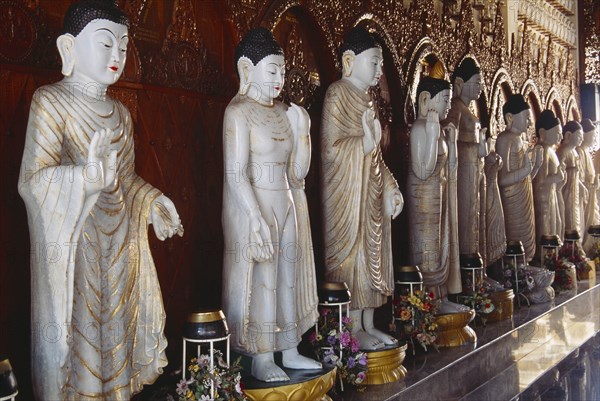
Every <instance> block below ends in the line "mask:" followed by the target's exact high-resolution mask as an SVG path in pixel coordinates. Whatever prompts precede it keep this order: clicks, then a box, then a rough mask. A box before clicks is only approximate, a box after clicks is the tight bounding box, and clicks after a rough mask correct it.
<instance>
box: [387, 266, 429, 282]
mask: <svg viewBox="0 0 600 401" xmlns="http://www.w3.org/2000/svg"><path fill="white" fill-rule="evenodd" d="M394 270H395V273H396V274H395V276H396V281H397V282H399V283H422V282H423V274H421V269H419V266H396V268H395V269H394Z"/></svg>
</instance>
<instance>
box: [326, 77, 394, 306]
mask: <svg viewBox="0 0 600 401" xmlns="http://www.w3.org/2000/svg"><path fill="white" fill-rule="evenodd" d="M371 107H372V101H371V98H370V96H369V95H368V94H366V93H361V92H360V91H359V90H358V89H357V88H356V87H354V85H353V84H351V83H350V82H348V81H346V80H343V79H342V80H339V81H337V82H334V83H333V84H331V86H330V87H329V88H328V90H327V94H326V95H325V102H324V107H323V117H322V125H321V161H322V180H321V188H322V200H321V204H322V211H323V224H324V241H325V259H326V261H325V264H326V269H327V270H326V277H327V280H328V281H338V282H346V284H347V285H348V287H349V289H350V292H351V293H352V302H351V304H350V308H351V309H353V310H356V309H363V308H377V307H379V306H381V305H383V304H384V303H385V302H386V301H387V297H388V296H389V295H392V293H393V288H394V287H393V279H394V277H393V273H394V270H393V264H392V263H393V262H392V246H391V216H384V214H383V202H384V199H385V196H386V194H387V193H389V192H391V191H393V190H394V189H395V188H397V184H396V180H395V179H394V177H393V176H392V173H391V172H390V171H389V170H388V168H387V166H386V165H385V163H384V161H383V158H382V155H381V148H380V147H379V146H377V147H376V148H375V149H374V150H373V151H372V152H371V153H369V154H367V155H365V153H364V148H363V136H364V135H365V132H364V130H363V126H362V115H363V113H364V112H365V111H366V110H367V109H368V108H371Z"/></svg>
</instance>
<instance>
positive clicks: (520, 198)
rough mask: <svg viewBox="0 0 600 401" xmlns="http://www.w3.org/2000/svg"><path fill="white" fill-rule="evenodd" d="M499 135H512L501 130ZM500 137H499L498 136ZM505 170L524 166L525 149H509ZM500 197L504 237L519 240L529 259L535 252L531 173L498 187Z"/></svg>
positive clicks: (514, 169) (509, 170)
mask: <svg viewBox="0 0 600 401" xmlns="http://www.w3.org/2000/svg"><path fill="white" fill-rule="evenodd" d="M500 135H512V134H511V133H505V132H502V133H500ZM499 139H500V138H499ZM504 163H505V165H507V171H508V172H509V173H510V172H512V171H517V170H518V169H521V168H523V167H524V166H525V149H524V147H521V148H519V149H518V150H516V151H515V150H512V149H511V150H510V154H509V157H508V161H507V160H504ZM500 198H501V199H502V209H503V210H504V225H505V229H506V239H507V240H509V241H521V242H522V243H523V248H524V249H525V256H526V258H527V261H528V262H529V261H531V259H533V257H534V253H535V248H536V246H535V217H534V210H533V190H532V185H531V175H528V176H527V177H525V178H524V179H522V180H521V181H519V182H517V183H514V184H512V185H507V186H503V187H500Z"/></svg>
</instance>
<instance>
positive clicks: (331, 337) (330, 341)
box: [327, 336, 335, 345]
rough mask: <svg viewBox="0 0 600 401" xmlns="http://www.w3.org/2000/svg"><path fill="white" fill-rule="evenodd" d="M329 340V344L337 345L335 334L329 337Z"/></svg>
mask: <svg viewBox="0 0 600 401" xmlns="http://www.w3.org/2000/svg"><path fill="white" fill-rule="evenodd" d="M327 342H328V343H329V345H335V336H329V337H327Z"/></svg>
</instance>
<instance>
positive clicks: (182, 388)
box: [176, 379, 188, 396]
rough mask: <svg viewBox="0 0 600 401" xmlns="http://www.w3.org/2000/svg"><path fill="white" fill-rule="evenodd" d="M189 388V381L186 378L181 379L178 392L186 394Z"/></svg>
mask: <svg viewBox="0 0 600 401" xmlns="http://www.w3.org/2000/svg"><path fill="white" fill-rule="evenodd" d="M187 390H188V384H187V381H185V379H181V380H180V381H179V383H177V390H176V391H177V394H178V395H182V396H185V393H186V392H187Z"/></svg>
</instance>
